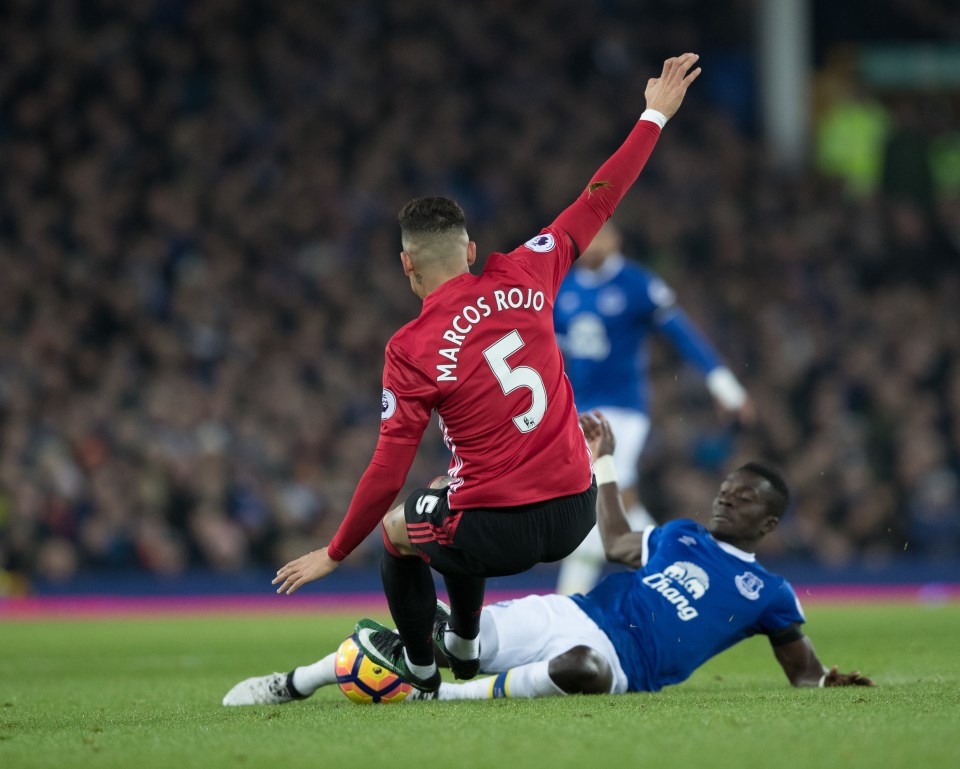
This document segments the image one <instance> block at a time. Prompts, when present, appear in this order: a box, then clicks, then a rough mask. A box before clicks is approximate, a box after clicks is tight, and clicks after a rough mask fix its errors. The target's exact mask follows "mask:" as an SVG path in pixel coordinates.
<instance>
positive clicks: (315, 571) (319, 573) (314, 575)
mask: <svg viewBox="0 0 960 769" xmlns="http://www.w3.org/2000/svg"><path fill="white" fill-rule="evenodd" d="M339 565H340V561H335V560H333V559H332V558H331V557H330V556H329V555H327V548H325V547H321V548H320V549H319V550H313V551H311V552H309V553H307V554H306V555H302V556H300V557H299V558H297V559H296V560H294V561H290V563H288V564H287V565H286V566H283V567H281V568H280V569H279V571H277V576H276V577H274V578H273V581H272V582H271V583H270V584H271V585H276V584H277V583H278V582H279V583H282V584H281V585H280V587H278V588H277V592H278V593H286V594H287V595H290V594H291V593H295V592H296V591H297V590H299V589H300V588H301V587H303V586H304V585H306V584H307V583H308V582H313V581H314V580H317V579H322V578H323V577H326V576H327V575H328V574H329V573H330V572H332V571H334V570H335V569H336V568H337V567H338V566H339Z"/></svg>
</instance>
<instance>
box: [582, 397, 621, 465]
mask: <svg viewBox="0 0 960 769" xmlns="http://www.w3.org/2000/svg"><path fill="white" fill-rule="evenodd" d="M580 428H581V429H582V430H583V435H584V437H585V438H586V439H587V445H588V446H589V447H590V453H591V454H593V458H594V460H597V459H599V458H600V457H602V456H603V455H604V454H612V453H613V450H614V449H615V448H616V445H617V441H616V438H614V435H613V429H612V428H611V427H610V423H609V422H608V421H607V418H606V417H605V416H604V415H603V414H601V413H600V412H599V411H597V410H596V409H594V410H593V411H591V412H589V413H587V414H581V415H580Z"/></svg>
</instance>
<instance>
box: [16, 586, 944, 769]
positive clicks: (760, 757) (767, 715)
mask: <svg viewBox="0 0 960 769" xmlns="http://www.w3.org/2000/svg"><path fill="white" fill-rule="evenodd" d="M808 616H809V622H808V624H807V631H808V633H809V635H810V636H811V638H812V639H813V641H814V644H815V645H816V648H817V652H818V654H819V656H820V658H821V659H822V660H823V661H824V662H825V663H827V664H838V665H839V666H840V668H841V670H844V671H849V670H851V669H854V668H855V669H859V670H860V671H861V672H863V673H864V674H866V675H869V676H871V677H873V678H874V679H875V680H876V681H877V682H878V686H877V687H876V688H874V689H866V688H860V687H856V688H848V689H823V690H819V689H818V690H796V689H792V688H791V687H790V686H789V685H788V684H787V681H786V678H785V677H784V676H783V673H782V671H781V670H780V668H779V666H778V665H777V663H776V661H775V660H774V658H773V655H772V653H771V652H770V649H769V645H768V644H767V642H766V640H765V639H751V640H750V641H747V642H745V643H742V644H740V645H739V646H737V647H735V648H734V649H732V650H730V651H728V652H726V653H725V654H723V655H721V656H719V657H717V658H716V659H714V660H713V661H711V662H710V663H709V664H708V665H707V666H705V667H704V668H702V669H701V670H699V671H698V672H697V673H696V674H695V675H694V677H693V678H691V679H690V680H689V681H687V682H686V683H684V684H681V685H680V686H676V687H672V688H668V689H667V690H665V691H663V692H661V693H659V694H631V695H623V696H593V697H583V696H580V697H565V698H554V699H542V700H498V701H494V702H458V703H439V702H426V703H423V702H418V703H407V704H400V705H390V706H357V705H353V704H351V703H350V702H349V701H347V699H346V698H345V697H344V696H343V695H342V694H340V692H339V691H338V690H337V689H336V688H335V687H331V688H329V689H323V690H321V691H319V692H318V693H317V694H315V695H314V696H313V697H312V698H310V699H309V700H307V701H305V702H299V703H291V704H289V705H284V706H280V707H251V708H225V707H222V706H221V705H220V699H221V698H222V696H223V695H224V693H225V692H226V691H227V690H228V689H229V688H230V687H231V686H232V685H233V684H234V683H236V682H237V681H239V680H240V679H242V678H246V677H248V676H251V675H259V674H263V673H269V672H272V671H274V670H288V669H289V668H291V667H293V666H294V665H295V664H302V663H306V662H312V661H313V660H315V659H318V658H319V657H320V656H322V655H323V654H325V653H327V652H329V651H332V650H333V649H334V648H336V646H337V645H338V644H339V642H340V641H341V640H342V639H343V638H344V637H346V635H348V634H349V632H350V630H351V629H352V627H353V622H354V620H355V617H353V616H346V615H331V616H323V617H310V616H290V615H280V616H263V615H256V616H251V617H248V618H239V617H212V618H210V617H205V618H196V617H188V618H183V617H156V618H141V619H127V620H110V621H107V620H102V621H86V620H70V621H24V622H19V621H18V622H14V621H9V622H0V767H3V769H31V768H33V767H56V768H57V769H63V767H70V768H71V769H73V768H77V769H82V768H83V767H124V768H126V767H135V769H154V768H155V767H156V768H157V769H168V768H170V767H175V768H176V769H190V768H191V767H198V769H220V768H221V767H223V769H228V768H229V769H237V767H277V768H278V769H287V768H288V767H290V768H292V767H323V768H333V769H339V768H340V767H381V768H382V769H393V768H394V767H418V768H420V767H428V768H430V767H436V768H437V769H440V767H463V768H464V769H469V768H470V767H502V766H504V765H507V766H511V767H517V768H518V769H519V767H524V769H526V768H527V767H534V768H538V767H544V768H549V769H565V768H566V767H570V768H571V769H572V768H573V767H576V768H577V769H599V767H607V766H610V767H619V766H646V767H660V766H663V767H670V769H680V767H704V769H708V768H709V769H726V768H727V767H730V769H734V768H736V769H752V767H757V768H758V769H760V768H761V767H762V768H763V769H769V767H771V766H777V765H783V766H786V767H790V769H799V768H803V767H811V768H813V767H816V768H817V769H830V768H832V767H837V768H838V769H839V768H841V767H842V768H843V769H857V768H859V767H864V768H866V767H870V769H877V768H880V769H887V768H888V767H889V768H892V767H910V768H911V769H936V768H939V767H944V769H946V768H947V767H955V766H958V765H960V605H958V604H956V603H953V604H944V605H938V606H915V605H902V604H901V605H875V606H829V607H828V606H820V607H817V606H814V607H808Z"/></svg>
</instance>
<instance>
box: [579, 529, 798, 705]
mask: <svg viewBox="0 0 960 769" xmlns="http://www.w3.org/2000/svg"><path fill="white" fill-rule="evenodd" d="M645 538H646V540H645V546H644V555H645V558H644V564H645V565H644V566H643V567H642V568H640V569H638V570H637V571H631V572H622V573H616V574H611V575H610V576H608V577H607V578H606V579H604V580H603V581H602V582H600V584H599V585H597V587H595V588H594V589H593V590H591V591H590V592H589V593H587V595H585V596H584V595H576V596H573V600H574V601H576V602H577V604H578V605H579V606H580V608H581V609H583V611H584V612H586V614H588V615H589V616H590V617H591V618H592V619H593V621H594V622H596V623H597V625H599V626H600V629H601V630H603V632H604V633H606V634H607V635H608V636H609V637H610V640H611V641H612V642H613V645H614V648H616V650H617V654H618V655H619V656H620V664H621V665H622V666H623V670H624V672H625V673H626V674H627V679H628V686H629V689H630V691H652V692H655V691H659V690H660V689H661V688H663V687H664V686H667V685H668V684H677V683H680V682H681V681H684V680H686V679H687V678H689V676H690V674H691V673H693V671H694V670H696V669H697V668H698V667H700V665H702V664H703V663H704V662H706V661H707V660H708V659H710V658H711V657H713V656H714V655H716V654H719V653H720V652H722V651H723V650H724V649H728V648H729V647H731V646H733V645H734V644H735V643H737V642H738V641H742V640H743V639H744V638H748V637H749V636H752V635H757V634H765V635H771V634H776V633H777V632H778V631H781V630H783V629H785V628H787V627H789V626H790V625H792V624H794V623H802V622H804V621H805V619H804V616H803V610H802V609H801V607H800V602H799V601H798V600H797V596H796V594H795V593H794V591H793V588H792V587H791V586H790V584H789V583H788V582H787V581H786V580H785V579H784V578H783V577H780V576H778V575H776V574H772V573H771V572H769V571H767V570H766V569H764V568H763V566H761V565H760V564H759V563H758V562H757V560H756V558H755V557H754V556H753V554H752V553H745V552H743V551H742V550H738V549H737V548H735V547H732V546H731V545H728V544H726V543H724V542H719V541H717V540H715V539H714V538H713V537H712V536H711V535H710V533H709V532H708V531H707V530H706V529H705V528H704V527H703V526H701V525H700V524H699V523H696V522H695V521H689V520H677V521H670V522H669V523H667V524H665V525H664V526H661V527H658V528H650V529H648V530H647V531H646V533H645Z"/></svg>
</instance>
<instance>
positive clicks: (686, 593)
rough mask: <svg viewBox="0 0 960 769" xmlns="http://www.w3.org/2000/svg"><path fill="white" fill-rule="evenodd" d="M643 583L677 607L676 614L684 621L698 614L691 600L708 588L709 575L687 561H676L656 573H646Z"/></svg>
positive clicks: (698, 596) (698, 597) (694, 599)
mask: <svg viewBox="0 0 960 769" xmlns="http://www.w3.org/2000/svg"><path fill="white" fill-rule="evenodd" d="M642 581H643V584H644V585H646V586H647V587H649V588H651V589H653V590H656V591H657V592H658V593H660V595H662V596H663V597H664V598H665V599H666V600H667V601H669V602H670V603H671V604H673V605H674V606H676V607H677V616H678V617H679V618H680V619H682V620H683V621H684V622H687V621H689V620H692V619H693V618H694V617H696V616H698V614H699V613H698V612H697V610H696V608H695V607H694V606H693V604H692V602H691V601H696V600H699V599H700V598H702V597H703V595H704V593H706V592H707V590H709V589H710V577H709V575H708V574H707V572H705V571H704V570H703V569H702V568H700V567H699V566H697V565H696V564H695V563H690V562H689V561H677V562H676V563H673V564H671V565H670V566H668V567H667V568H666V569H664V570H663V571H661V572H657V573H656V574H648V575H647V576H646V577H644V578H643V580H642Z"/></svg>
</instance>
